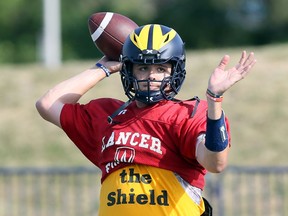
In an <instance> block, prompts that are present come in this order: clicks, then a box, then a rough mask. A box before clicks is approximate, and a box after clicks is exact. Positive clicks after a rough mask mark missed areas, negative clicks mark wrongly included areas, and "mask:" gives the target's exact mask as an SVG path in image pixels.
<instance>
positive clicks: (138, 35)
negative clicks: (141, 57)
mask: <svg viewBox="0 0 288 216" xmlns="http://www.w3.org/2000/svg"><path fill="white" fill-rule="evenodd" d="M176 34H177V33H176V31H175V30H174V29H169V31H168V32H165V29H164V28H162V26H161V25H146V26H144V27H143V28H142V29H140V31H138V32H137V31H134V32H133V33H132V34H130V39H131V41H132V42H133V43H134V45H135V46H137V47H138V48H139V49H140V50H142V51H143V50H159V49H161V48H162V47H163V46H165V45H166V44H167V43H169V42H170V41H171V40H173V38H174V37H175V36H176Z"/></svg>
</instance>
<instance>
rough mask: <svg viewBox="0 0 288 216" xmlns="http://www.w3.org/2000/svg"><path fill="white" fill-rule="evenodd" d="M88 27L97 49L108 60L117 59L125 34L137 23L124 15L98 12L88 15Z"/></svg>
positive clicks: (135, 26)
mask: <svg viewBox="0 0 288 216" xmlns="http://www.w3.org/2000/svg"><path fill="white" fill-rule="evenodd" d="M88 27H89V32H90V35H91V38H92V40H93V42H94V44H95V45H96V47H97V48H98V50H99V51H100V52H101V53H102V54H103V55H105V56H106V57H108V59H109V60H114V61H119V57H120V54H121V51H122V46H123V44H124V42H125V40H126V38H127V36H128V35H129V34H130V33H131V32H132V31H133V30H134V29H135V28H137V27H138V25H137V24H136V23H135V22H134V21H132V20H131V19H129V18H128V17H126V16H124V15H121V14H117V13H112V12H99V13H94V14H92V15H91V16H90V17H89V19H88Z"/></svg>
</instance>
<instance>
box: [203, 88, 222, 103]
mask: <svg viewBox="0 0 288 216" xmlns="http://www.w3.org/2000/svg"><path fill="white" fill-rule="evenodd" d="M206 97H207V99H210V100H212V101H214V102H222V101H223V94H215V93H213V92H212V91H211V90H209V89H208V88H207V91H206Z"/></svg>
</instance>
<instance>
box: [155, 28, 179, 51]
mask: <svg viewBox="0 0 288 216" xmlns="http://www.w3.org/2000/svg"><path fill="white" fill-rule="evenodd" d="M175 36H176V31H175V30H173V29H171V30H170V31H169V32H167V33H166V34H164V35H163V33H162V29H161V26H160V25H155V26H154V32H153V43H152V44H153V46H152V49H154V50H159V49H161V48H162V47H163V46H165V45H166V44H167V43H169V42H170V41H171V40H172V39H173V38H174V37H175Z"/></svg>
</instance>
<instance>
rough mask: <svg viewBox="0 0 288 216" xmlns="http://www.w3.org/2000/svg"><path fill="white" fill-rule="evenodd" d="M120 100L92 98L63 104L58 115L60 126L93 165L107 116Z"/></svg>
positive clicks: (106, 124)
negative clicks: (82, 101)
mask: <svg viewBox="0 0 288 216" xmlns="http://www.w3.org/2000/svg"><path fill="white" fill-rule="evenodd" d="M119 105H121V103H120V101H119V102H118V101H113V100H108V99H97V100H93V101H91V102H90V103H88V104H85V105H82V104H78V103H77V104H65V105H64V107H63V109H62V111H61V115H60V123H61V127H62V129H63V130H64V132H65V133H66V134H67V136H68V137H69V138H70V139H71V140H72V142H73V143H74V144H75V145H76V146H77V147H78V148H79V149H80V151H81V152H82V153H83V154H84V155H85V156H86V157H87V158H88V159H89V160H90V161H92V162H93V163H94V164H95V165H97V166H98V158H99V155H98V154H100V152H101V139H100V137H101V134H102V133H103V131H104V130H105V128H107V127H108V121H107V117H108V115H110V114H111V113H113V112H114V111H115V109H116V108H117V107H118V106H119Z"/></svg>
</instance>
